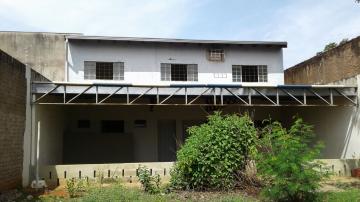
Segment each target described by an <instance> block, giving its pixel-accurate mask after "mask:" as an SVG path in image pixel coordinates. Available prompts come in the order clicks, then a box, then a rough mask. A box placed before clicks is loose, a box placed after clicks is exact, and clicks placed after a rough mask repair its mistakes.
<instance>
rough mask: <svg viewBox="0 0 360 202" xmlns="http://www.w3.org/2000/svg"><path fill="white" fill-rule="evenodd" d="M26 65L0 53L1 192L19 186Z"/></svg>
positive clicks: (20, 178)
mask: <svg viewBox="0 0 360 202" xmlns="http://www.w3.org/2000/svg"><path fill="white" fill-rule="evenodd" d="M25 109H26V78H25V65H24V64H22V63H20V62H19V61H17V60H15V59H14V58H12V57H11V56H9V55H8V54H6V53H4V52H3V51H1V50H0V191H2V190H7V189H12V188H15V187H17V186H20V185H21V180H22V163H23V137H24V130H25Z"/></svg>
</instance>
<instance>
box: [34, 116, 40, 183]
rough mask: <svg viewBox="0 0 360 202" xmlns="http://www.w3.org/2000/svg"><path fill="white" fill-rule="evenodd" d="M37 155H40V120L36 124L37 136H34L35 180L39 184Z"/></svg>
mask: <svg viewBox="0 0 360 202" xmlns="http://www.w3.org/2000/svg"><path fill="white" fill-rule="evenodd" d="M39 156H40V121H38V124H37V138H36V170H35V172H36V173H35V181H36V184H37V185H39Z"/></svg>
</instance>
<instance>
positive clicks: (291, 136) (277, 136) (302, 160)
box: [256, 118, 326, 201]
mask: <svg viewBox="0 0 360 202" xmlns="http://www.w3.org/2000/svg"><path fill="white" fill-rule="evenodd" d="M261 136H262V138H261V139H260V140H259V141H260V142H259V149H258V151H259V152H258V153H257V154H256V166H257V169H258V173H259V175H260V176H261V177H262V178H263V179H265V180H266V181H267V182H268V183H267V186H266V187H265V188H264V189H263V192H262V193H263V194H264V196H265V197H267V198H269V199H271V200H274V201H313V200H314V199H315V198H316V196H317V195H316V193H317V190H318V189H319V187H320V182H321V180H322V179H323V178H324V177H325V176H326V174H325V173H323V172H321V171H320V165H321V163H320V162H316V161H315V159H316V158H318V157H319V155H320V149H321V148H322V147H323V145H322V144H321V143H317V144H315V146H312V147H311V146H309V145H310V144H311V143H313V140H314V132H313V129H312V126H309V125H307V124H305V123H304V122H303V120H302V119H300V118H298V119H296V120H295V122H294V123H293V125H292V126H291V128H290V129H289V130H286V129H285V128H283V127H282V126H281V124H280V123H279V122H273V123H270V124H269V125H267V126H266V127H265V128H264V129H263V131H262V134H261Z"/></svg>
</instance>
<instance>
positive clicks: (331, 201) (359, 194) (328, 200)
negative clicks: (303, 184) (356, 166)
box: [320, 189, 360, 202]
mask: <svg viewBox="0 0 360 202" xmlns="http://www.w3.org/2000/svg"><path fill="white" fill-rule="evenodd" d="M320 199H321V201H324V202H360V189H348V190H345V191H341V192H324V193H321V194H320Z"/></svg>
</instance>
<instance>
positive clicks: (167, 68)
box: [160, 63, 171, 81]
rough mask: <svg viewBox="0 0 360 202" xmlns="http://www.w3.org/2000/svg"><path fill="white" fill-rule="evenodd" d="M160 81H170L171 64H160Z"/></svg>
mask: <svg viewBox="0 0 360 202" xmlns="http://www.w3.org/2000/svg"><path fill="white" fill-rule="evenodd" d="M160 77H161V78H160V79H161V81H170V80H171V64H169V63H161V67H160Z"/></svg>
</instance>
